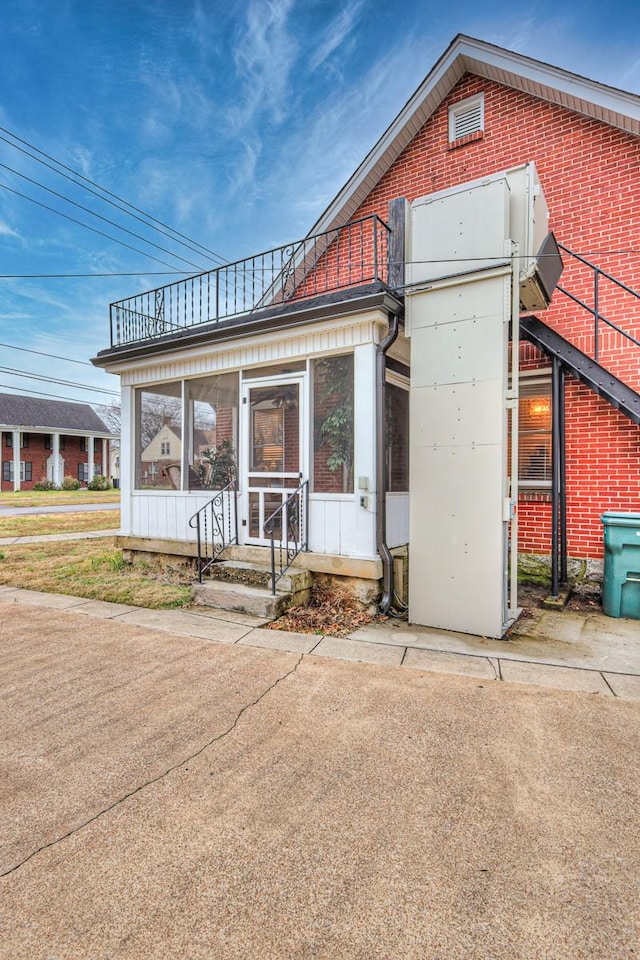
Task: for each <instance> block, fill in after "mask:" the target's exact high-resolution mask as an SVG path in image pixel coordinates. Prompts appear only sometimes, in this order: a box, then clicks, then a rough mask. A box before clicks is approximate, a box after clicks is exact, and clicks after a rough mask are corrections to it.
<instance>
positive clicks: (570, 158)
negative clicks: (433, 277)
mask: <svg viewBox="0 0 640 960" xmlns="http://www.w3.org/2000/svg"><path fill="white" fill-rule="evenodd" d="M480 91H484V96H485V130H484V134H483V136H482V137H479V138H476V139H474V140H472V141H471V142H469V143H466V144H465V145H464V146H456V147H455V148H453V149H452V148H450V147H449V143H448V128H447V119H448V113H447V111H448V107H449V105H450V104H451V103H455V102H456V101H458V100H462V99H464V98H465V97H468V96H471V95H473V94H474V93H477V92H480ZM530 160H534V161H535V163H536V166H537V169H538V173H539V176H540V180H541V182H542V186H543V189H544V193H545V197H546V200H547V203H548V205H549V212H550V227H551V229H553V230H554V231H555V233H556V236H557V238H558V240H559V241H560V242H561V243H563V244H565V245H566V246H568V247H570V248H571V249H572V250H574V251H576V252H577V253H581V254H586V256H587V258H588V259H590V260H592V261H594V262H596V263H597V264H598V265H599V266H600V267H602V268H603V269H604V270H606V271H607V272H609V273H611V274H613V276H615V277H619V278H620V279H621V280H622V281H624V282H625V283H626V284H627V285H629V286H631V287H634V288H635V289H637V290H638V289H640V257H639V256H638V255H637V253H632V252H627V253H625V252H622V251H632V250H637V249H638V237H639V236H640V204H639V203H638V196H639V195H640V140H638V138H635V137H632V136H630V135H627V134H625V133H622V132H621V131H619V130H616V129H614V128H611V127H608V126H607V125H605V124H603V123H600V122H599V121H596V120H590V119H587V118H584V117H581V116H579V115H578V114H575V113H572V112H571V111H568V110H566V109H564V108H562V107H558V106H553V105H551V104H548V103H545V102H544V101H541V100H538V99H536V98H535V97H531V96H528V95H527V94H524V93H520V92H518V91H515V90H511V89H509V88H507V87H503V86H501V85H499V84H496V83H492V82H490V81H487V80H484V79H481V78H479V77H475V76H471V75H467V76H465V77H463V79H462V80H461V81H460V83H459V84H458V85H457V86H456V88H455V89H454V90H453V91H452V93H451V95H450V96H449V97H448V98H447V100H446V101H445V102H444V103H443V104H442V105H441V107H440V108H439V109H438V111H437V112H436V113H435V114H434V116H433V117H432V118H431V119H430V120H429V121H428V122H427V123H426V124H425V126H424V127H423V128H422V129H421V130H420V131H419V132H418V134H417V135H416V136H415V138H414V139H413V141H412V142H411V143H410V144H409V145H408V147H407V148H406V149H405V150H404V152H403V153H402V154H401V156H400V157H399V158H398V160H397V161H396V162H395V163H394V165H393V167H392V168H391V169H390V170H389V171H388V173H387V174H386V175H385V176H384V177H383V179H382V180H381V181H380V183H379V184H378V185H377V186H376V187H375V189H374V190H373V191H372V193H371V194H370V195H369V197H368V198H367V200H366V202H365V203H364V204H363V205H362V207H361V208H360V210H359V211H358V212H357V214H356V215H355V216H354V219H355V218H356V217H361V216H366V215H368V214H371V213H374V212H375V213H378V214H379V215H380V216H381V217H383V218H384V217H386V215H387V210H388V204H389V201H390V200H393V199H394V198H395V197H399V196H404V197H406V198H407V200H409V201H412V200H414V199H416V198H417V197H420V196H424V195H426V194H428V193H432V192H434V191H436V190H442V189H445V188H447V187H451V186H454V185H456V184H459V183H463V182H465V181H467V180H473V179H475V178H477V177H480V176H482V175H486V174H489V173H493V172H497V171H500V170H503V169H507V168H509V167H512V166H517V165H519V164H522V163H525V162H527V161H530ZM562 283H563V285H564V286H566V287H567V288H568V289H570V290H571V291H572V292H574V293H576V294H577V295H578V296H582V295H584V296H583V299H586V298H587V297H588V296H590V294H591V281H590V279H589V277H588V275H587V272H586V270H585V269H584V268H576V267H573V266H572V267H570V268H567V270H565V274H564V276H563V280H562ZM601 295H602V302H601V310H602V312H603V313H604V314H605V315H606V316H608V317H609V318H610V319H611V320H613V321H615V322H617V323H619V325H621V326H622V327H623V328H624V329H626V330H628V331H629V332H630V333H632V334H633V335H634V336H636V337H638V336H639V335H640V304H639V303H638V301H633V300H632V299H631V298H629V297H628V295H626V294H620V293H619V292H618V291H617V290H616V289H615V288H613V287H611V286H610V285H608V284H604V285H603V289H602V290H601ZM563 301H564V302H563ZM544 320H545V322H546V323H548V324H550V325H552V326H555V327H557V329H558V330H559V332H560V333H562V335H563V336H565V337H566V338H567V339H570V340H572V341H573V342H574V343H575V344H576V346H578V347H579V348H580V349H582V350H584V351H585V352H589V351H590V350H591V348H592V346H593V332H592V331H593V322H592V319H591V318H590V317H589V316H588V315H586V314H584V313H581V311H580V310H579V308H577V307H575V306H573V305H572V304H570V302H569V301H568V300H566V299H564V298H561V297H560V295H558V294H557V295H556V297H555V298H554V304H553V305H552V307H551V308H550V309H549V310H548V311H546V313H545V314H544ZM605 340H606V342H605V345H604V351H603V353H602V354H601V362H602V363H603V364H605V365H607V366H608V367H609V368H610V369H611V370H612V372H614V373H616V375H618V376H619V377H621V379H624V380H626V381H627V382H628V383H629V384H630V385H632V386H635V387H636V388H640V350H638V349H637V348H632V349H625V348H624V345H623V343H622V342H621V340H620V338H619V337H618V336H617V335H615V334H610V335H607V337H606V338H605ZM523 361H524V365H525V366H526V367H528V368H531V367H535V366H539V365H541V361H540V359H539V357H537V355H536V352H535V351H534V350H533V349H532V348H530V347H528V346H523ZM542 365H543V366H548V365H549V361H548V360H544V361H542ZM567 474H568V475H567V503H568V549H569V554H570V555H571V556H574V557H600V556H602V527H601V523H600V514H601V513H602V512H603V511H605V510H609V509H613V510H629V511H639V510H640V429H639V428H638V427H636V426H635V425H634V424H632V423H631V421H629V420H628V419H627V418H625V417H624V416H622V415H621V414H620V413H618V412H617V411H615V410H613V409H612V408H611V407H610V406H609V405H608V404H607V403H606V402H605V401H603V400H601V399H600V398H599V397H597V396H596V395H595V394H593V393H591V392H590V391H589V390H588V389H587V388H586V387H583V386H582V385H581V384H579V383H577V382H576V381H574V380H573V379H572V378H568V380H567ZM519 516H520V526H521V532H520V549H521V550H523V551H529V552H548V551H549V549H550V505H549V503H548V497H545V495H544V494H538V495H524V496H523V498H522V500H521V503H520V507H519Z"/></svg>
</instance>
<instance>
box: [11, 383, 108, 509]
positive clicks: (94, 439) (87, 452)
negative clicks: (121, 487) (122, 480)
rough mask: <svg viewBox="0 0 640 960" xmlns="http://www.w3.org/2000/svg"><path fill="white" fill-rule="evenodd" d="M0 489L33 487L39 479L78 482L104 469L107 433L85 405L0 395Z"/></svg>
mask: <svg viewBox="0 0 640 960" xmlns="http://www.w3.org/2000/svg"><path fill="white" fill-rule="evenodd" d="M0 436H1V438H2V480H1V481H0V483H1V485H0V489H1V490H3V491H6V490H33V485H34V483H37V482H38V481H39V480H43V479H44V480H50V481H51V482H52V483H55V484H56V485H57V486H59V485H60V484H61V483H62V481H63V479H64V477H65V476H72V477H74V478H75V479H77V480H80V481H81V482H82V483H87V482H88V481H89V480H90V479H91V478H92V477H94V476H97V475H99V474H102V472H103V465H104V466H105V468H106V469H107V470H108V464H109V442H110V440H111V438H112V434H111V431H110V430H109V428H108V427H107V426H106V425H105V424H104V423H103V422H102V420H101V419H100V417H99V416H98V414H97V413H96V412H95V411H94V410H93V409H92V408H91V407H90V406H89V405H88V404H86V403H70V402H69V401H67V400H41V399H38V398H36V397H17V396H13V395H11V394H6V393H2V394H0Z"/></svg>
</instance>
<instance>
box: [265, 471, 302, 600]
mask: <svg viewBox="0 0 640 960" xmlns="http://www.w3.org/2000/svg"><path fill="white" fill-rule="evenodd" d="M263 530H264V535H265V537H267V538H268V539H269V540H270V541H271V593H272V595H273V596H274V597H275V595H276V584H277V582H278V580H280V579H281V578H282V577H283V576H284V575H285V573H286V572H287V570H288V569H289V567H290V566H291V564H292V563H293V561H294V560H295V558H296V557H297V556H298V554H299V553H302V552H303V551H304V550H308V549H309V481H308V480H305V481H304V483H301V484H300V486H299V487H298V488H297V490H294V491H293V493H292V494H290V496H288V497H287V499H286V500H283V501H282V503H281V504H280V506H279V507H277V509H276V510H274V511H273V513H272V514H271V516H269V517H267V519H266V520H265V522H264V526H263ZM276 541H278V545H277V546H276ZM276 558H277V561H276Z"/></svg>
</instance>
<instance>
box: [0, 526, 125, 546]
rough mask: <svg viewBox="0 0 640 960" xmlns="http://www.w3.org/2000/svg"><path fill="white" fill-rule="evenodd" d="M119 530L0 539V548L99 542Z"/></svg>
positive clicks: (112, 535) (114, 535) (116, 534)
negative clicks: (36, 544)
mask: <svg viewBox="0 0 640 960" xmlns="http://www.w3.org/2000/svg"><path fill="white" fill-rule="evenodd" d="M119 533H120V530H84V531H82V532H81V533H47V534H39V535H38V536H33V537H0V547H12V546H14V545H15V544H16V543H56V542H57V541H62V540H99V539H100V538H101V537H117V536H118V534H119Z"/></svg>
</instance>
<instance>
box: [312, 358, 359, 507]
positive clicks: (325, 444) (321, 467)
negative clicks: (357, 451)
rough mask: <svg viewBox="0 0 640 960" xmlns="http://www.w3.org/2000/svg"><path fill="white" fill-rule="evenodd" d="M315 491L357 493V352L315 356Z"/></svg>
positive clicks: (313, 367) (313, 365)
mask: <svg viewBox="0 0 640 960" xmlns="http://www.w3.org/2000/svg"><path fill="white" fill-rule="evenodd" d="M312 371H313V473H312V480H313V485H312V486H313V491H314V492H315V493H353V453H354V443H353V440H354V433H353V354H352V353H349V354H345V355H344V356H339V357H323V358H322V359H321V360H314V361H313V363H312Z"/></svg>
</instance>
